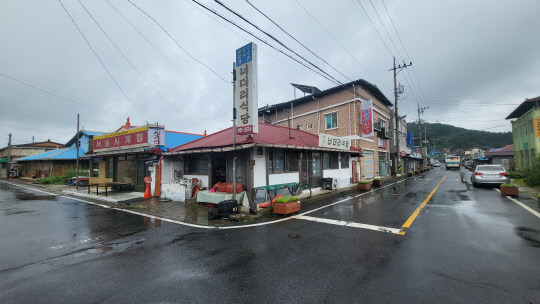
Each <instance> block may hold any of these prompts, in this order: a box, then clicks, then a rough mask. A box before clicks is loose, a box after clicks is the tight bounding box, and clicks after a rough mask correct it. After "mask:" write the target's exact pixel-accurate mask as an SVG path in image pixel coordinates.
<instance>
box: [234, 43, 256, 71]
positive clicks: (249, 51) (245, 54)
mask: <svg viewBox="0 0 540 304" xmlns="http://www.w3.org/2000/svg"><path fill="white" fill-rule="evenodd" d="M251 59H253V43H249V44H247V45H244V46H243V47H241V48H239V49H238V50H236V66H241V65H242V64H244V63H248V62H250V61H251Z"/></svg>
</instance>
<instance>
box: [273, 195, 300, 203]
mask: <svg viewBox="0 0 540 304" xmlns="http://www.w3.org/2000/svg"><path fill="white" fill-rule="evenodd" d="M298 200H299V199H298V197H296V196H290V195H286V196H282V197H280V198H278V199H277V200H276V201H275V203H290V202H296V201H298Z"/></svg>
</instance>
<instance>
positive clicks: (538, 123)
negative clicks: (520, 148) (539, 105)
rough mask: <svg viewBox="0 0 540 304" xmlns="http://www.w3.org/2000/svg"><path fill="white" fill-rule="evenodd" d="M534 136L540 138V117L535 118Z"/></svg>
mask: <svg viewBox="0 0 540 304" xmlns="http://www.w3.org/2000/svg"><path fill="white" fill-rule="evenodd" d="M534 136H536V137H540V117H535V118H534Z"/></svg>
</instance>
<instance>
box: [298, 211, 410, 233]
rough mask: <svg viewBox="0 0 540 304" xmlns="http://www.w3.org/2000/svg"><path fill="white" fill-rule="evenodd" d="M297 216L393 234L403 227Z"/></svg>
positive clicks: (319, 221) (303, 217)
mask: <svg viewBox="0 0 540 304" xmlns="http://www.w3.org/2000/svg"><path fill="white" fill-rule="evenodd" d="M295 218H297V219H300V220H306V221H312V222H317V223H325V224H331V225H337V226H343V227H353V228H361V229H368V230H374V231H380V232H386V233H393V234H400V232H401V229H396V228H389V227H383V226H375V225H369V224H361V223H355V222H347V221H338V220H331V219H325V218H319V217H312V216H305V215H297V216H295Z"/></svg>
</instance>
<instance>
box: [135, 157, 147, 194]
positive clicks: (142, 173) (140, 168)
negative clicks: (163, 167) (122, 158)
mask: <svg viewBox="0 0 540 304" xmlns="http://www.w3.org/2000/svg"><path fill="white" fill-rule="evenodd" d="M149 175H150V171H148V166H147V165H146V160H145V159H138V160H137V178H136V179H135V187H134V188H135V191H139V192H144V190H145V189H146V185H145V183H144V178H145V177H146V176H149Z"/></svg>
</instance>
